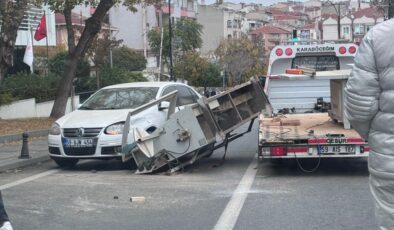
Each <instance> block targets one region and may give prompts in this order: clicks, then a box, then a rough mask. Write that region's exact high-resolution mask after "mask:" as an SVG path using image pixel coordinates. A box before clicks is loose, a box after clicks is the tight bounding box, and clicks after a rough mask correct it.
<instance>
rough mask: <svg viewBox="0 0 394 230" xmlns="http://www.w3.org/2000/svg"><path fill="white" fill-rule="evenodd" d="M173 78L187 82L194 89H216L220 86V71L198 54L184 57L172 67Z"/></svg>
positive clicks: (193, 53)
mask: <svg viewBox="0 0 394 230" xmlns="http://www.w3.org/2000/svg"><path fill="white" fill-rule="evenodd" d="M174 76H175V77H176V78H179V79H185V80H187V81H188V82H189V83H190V84H191V85H193V86H196V87H204V91H205V90H206V88H207V87H214V86H215V87H218V86H220V85H221V78H220V70H219V67H218V66H217V65H214V64H212V63H210V62H209V61H208V60H207V59H206V58H202V57H200V56H199V54H198V53H195V52H191V53H188V54H186V55H184V56H183V57H182V58H181V60H180V61H179V62H178V63H176V64H175V66H174Z"/></svg>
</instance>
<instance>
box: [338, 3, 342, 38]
mask: <svg viewBox="0 0 394 230" xmlns="http://www.w3.org/2000/svg"><path fill="white" fill-rule="evenodd" d="M337 6H338V10H337V14H338V40H340V39H341V3H340V2H338V5H337Z"/></svg>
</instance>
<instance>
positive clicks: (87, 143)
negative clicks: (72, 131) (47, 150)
mask: <svg viewBox="0 0 394 230" xmlns="http://www.w3.org/2000/svg"><path fill="white" fill-rule="evenodd" d="M64 145H65V146H66V147H92V146H93V139H64Z"/></svg>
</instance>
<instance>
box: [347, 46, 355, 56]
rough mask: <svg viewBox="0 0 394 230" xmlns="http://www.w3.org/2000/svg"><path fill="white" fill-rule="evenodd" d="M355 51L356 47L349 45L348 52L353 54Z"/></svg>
mask: <svg viewBox="0 0 394 230" xmlns="http://www.w3.org/2000/svg"><path fill="white" fill-rule="evenodd" d="M356 51H357V49H356V47H355V46H350V47H349V53H351V54H354V53H356Z"/></svg>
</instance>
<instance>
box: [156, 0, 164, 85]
mask: <svg viewBox="0 0 394 230" xmlns="http://www.w3.org/2000/svg"><path fill="white" fill-rule="evenodd" d="M159 26H160V52H159V76H158V78H157V81H160V78H161V75H162V71H163V63H162V62H163V37H164V36H163V34H164V31H163V8H162V6H161V4H160V11H159Z"/></svg>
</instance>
